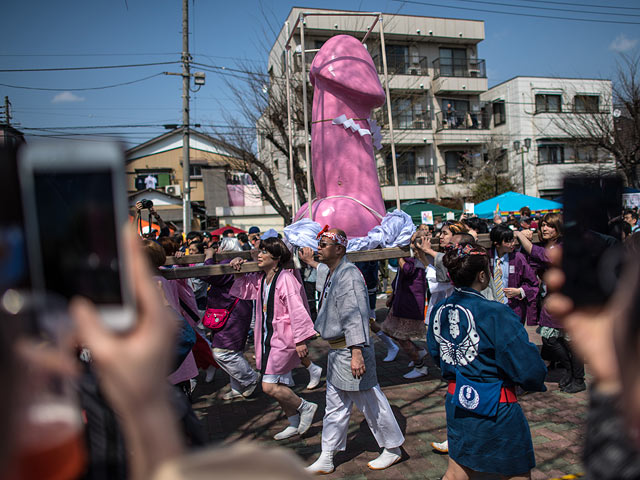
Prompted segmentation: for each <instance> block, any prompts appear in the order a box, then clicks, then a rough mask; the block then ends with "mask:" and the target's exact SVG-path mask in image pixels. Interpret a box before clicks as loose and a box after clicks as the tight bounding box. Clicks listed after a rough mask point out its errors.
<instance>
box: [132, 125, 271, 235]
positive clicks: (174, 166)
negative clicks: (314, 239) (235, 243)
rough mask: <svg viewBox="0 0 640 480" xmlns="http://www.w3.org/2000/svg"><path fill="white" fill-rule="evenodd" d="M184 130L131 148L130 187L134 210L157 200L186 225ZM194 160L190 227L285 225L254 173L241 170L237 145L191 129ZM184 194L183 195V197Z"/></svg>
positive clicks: (165, 214) (170, 217)
mask: <svg viewBox="0 0 640 480" xmlns="http://www.w3.org/2000/svg"><path fill="white" fill-rule="evenodd" d="M182 139H183V130H182V128H177V129H175V130H172V131H170V132H168V133H165V134H164V135H161V136H159V137H156V138H153V139H151V140H149V141H147V142H145V143H143V144H141V145H138V146H136V147H133V148H131V149H129V150H128V151H127V152H126V173H127V189H128V192H129V204H130V208H131V213H132V214H134V213H135V211H134V205H135V202H136V201H138V200H140V199H142V198H147V199H149V200H153V201H154V204H155V202H156V201H157V202H158V204H157V206H156V210H157V211H158V213H159V214H160V216H161V217H162V218H163V219H164V220H165V221H171V222H173V223H174V224H176V225H177V226H178V227H179V228H182V198H183V194H184V192H183V185H184V177H183V168H182ZM189 147H190V148H189V163H190V167H191V168H190V170H191V171H190V175H191V176H190V182H191V205H192V212H193V219H194V220H193V224H192V225H191V226H190V227H189V228H187V230H205V229H209V230H210V229H214V228H217V226H218V225H219V224H223V225H224V224H230V225H233V226H237V227H239V228H243V229H245V230H246V229H248V228H249V227H250V226H252V225H258V226H260V227H261V229H263V228H264V229H267V228H271V227H274V228H282V226H283V224H282V219H281V218H280V217H279V216H278V215H277V214H276V212H275V210H274V209H273V208H272V207H270V206H267V205H264V203H263V200H262V196H261V194H260V191H259V190H258V189H257V187H256V186H255V185H253V184H251V181H250V179H249V178H248V175H246V174H244V173H242V172H240V171H238V167H239V162H238V160H237V155H236V154H235V151H234V148H233V147H232V146H230V145H228V144H226V143H225V142H222V141H221V140H218V139H216V138H213V137H211V136H209V135H206V134H204V133H201V132H197V131H194V130H192V129H191V130H190V140H189ZM177 200H179V201H177Z"/></svg>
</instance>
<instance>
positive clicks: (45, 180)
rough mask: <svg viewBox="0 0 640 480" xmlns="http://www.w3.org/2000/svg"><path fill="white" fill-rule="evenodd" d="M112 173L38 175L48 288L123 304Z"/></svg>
mask: <svg viewBox="0 0 640 480" xmlns="http://www.w3.org/2000/svg"><path fill="white" fill-rule="evenodd" d="M112 175H113V173H112V171H111V170H109V169H105V170H91V171H86V172H82V171H80V172H78V171H77V170H74V171H73V172H70V173H64V172H63V173H51V172H50V171H46V172H45V171H38V170H36V171H34V176H33V180H34V189H35V200H36V202H35V207H36V211H35V212H31V213H33V214H35V215H36V217H37V223H38V235H39V244H40V255H41V260H42V269H43V277H44V288H46V289H47V290H48V291H52V292H55V293H58V294H60V295H62V296H64V297H65V298H71V297H73V296H75V295H81V296H84V297H86V298H88V299H90V300H92V301H93V302H94V303H96V304H98V305H100V304H121V303H122V291H121V285H120V271H119V270H120V263H119V260H118V241H117V237H116V235H117V233H116V232H117V231H118V229H117V225H116V216H115V211H114V198H113V178H112Z"/></svg>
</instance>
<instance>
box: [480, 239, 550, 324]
mask: <svg viewBox="0 0 640 480" xmlns="http://www.w3.org/2000/svg"><path fill="white" fill-rule="evenodd" d="M494 255H495V249H494V248H492V249H491V262H489V265H490V268H491V275H493V267H494V262H493V258H494ZM507 286H508V287H509V288H522V290H524V298H520V297H513V298H510V299H509V300H508V301H507V305H509V307H511V309H512V310H513V311H514V312H515V314H516V315H518V317H519V318H520V321H521V322H522V323H524V322H525V320H526V321H527V325H535V323H536V317H535V314H534V315H533V316H531V315H530V314H532V313H535V310H532V309H531V308H530V306H531V305H534V306H535V305H536V300H537V297H538V286H539V282H538V278H537V277H536V274H535V272H534V271H533V269H532V268H531V267H530V266H529V264H528V263H527V259H526V257H525V256H524V255H523V254H522V253H520V252H511V253H510V254H509V279H508V281H507Z"/></svg>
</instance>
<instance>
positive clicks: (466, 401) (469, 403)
mask: <svg viewBox="0 0 640 480" xmlns="http://www.w3.org/2000/svg"><path fill="white" fill-rule="evenodd" d="M458 401H459V402H460V405H462V406H463V407H464V408H466V409H467V410H474V409H475V408H476V407H477V406H478V404H479V403H480V395H479V394H478V392H477V390H476V389H475V388H473V387H472V386H471V385H463V386H462V387H460V391H459V392H458Z"/></svg>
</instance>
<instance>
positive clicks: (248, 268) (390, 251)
mask: <svg viewBox="0 0 640 480" xmlns="http://www.w3.org/2000/svg"><path fill="white" fill-rule="evenodd" d="M536 239H537V234H534V238H533V241H534V242H535V241H536ZM478 244H480V245H482V246H483V247H485V248H488V247H490V246H491V240H490V239H489V234H488V233H482V234H480V235H478ZM431 246H432V248H433V249H434V250H437V249H438V247H439V240H438V239H437V238H432V239H431ZM254 254H255V255H257V250H243V251H241V252H223V253H216V255H215V257H214V261H216V262H220V261H221V260H225V259H232V258H235V257H241V258H244V259H246V260H249V261H248V262H247V263H245V264H243V265H242V269H241V270H240V271H237V270H234V269H233V268H232V267H231V266H229V264H223V265H220V264H216V265H199V266H195V267H189V266H183V267H181V268H167V269H162V270H160V273H161V275H162V276H163V277H165V278H167V279H169V280H175V279H178V278H193V277H207V276H210V275H228V274H231V273H249V272H258V271H260V269H259V268H258V262H257V261H255V260H254V259H253V255H254ZM410 256H411V251H410V249H409V246H408V245H407V246H405V247H393V248H375V249H373V250H362V251H359V252H348V253H347V258H348V259H349V261H351V262H354V263H355V262H370V261H374V260H389V259H392V258H404V257H410ZM202 262H204V255H202V254H201V255H185V256H183V257H167V261H166V262H165V266H175V265H178V266H180V265H193V264H194V263H202ZM286 267H287V268H300V263H299V260H298V259H296V261H291V262H290V263H289V264H288V265H287V266H286Z"/></svg>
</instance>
